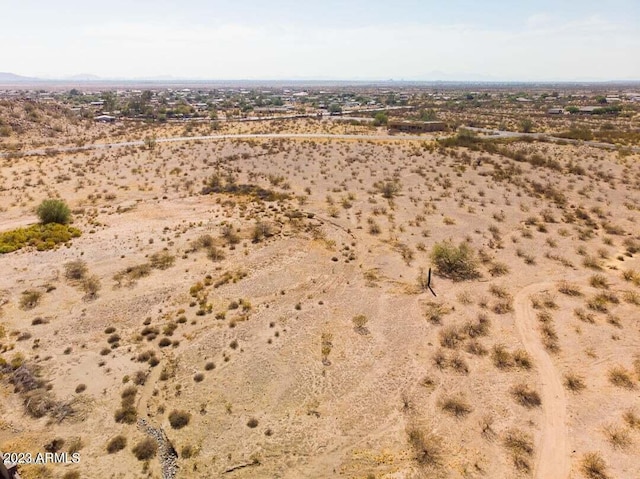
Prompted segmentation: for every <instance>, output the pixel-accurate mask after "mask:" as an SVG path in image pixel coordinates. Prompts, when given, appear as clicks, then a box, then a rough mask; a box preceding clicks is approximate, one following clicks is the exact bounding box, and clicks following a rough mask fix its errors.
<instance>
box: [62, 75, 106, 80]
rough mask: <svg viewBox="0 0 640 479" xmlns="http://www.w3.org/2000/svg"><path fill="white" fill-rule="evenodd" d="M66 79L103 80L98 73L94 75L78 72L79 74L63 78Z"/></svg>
mask: <svg viewBox="0 0 640 479" xmlns="http://www.w3.org/2000/svg"><path fill="white" fill-rule="evenodd" d="M63 79H64V80H74V81H98V80H102V78H100V77H99V76H98V75H92V74H91V73H78V74H77V75H69V76H67V77H64V78H63Z"/></svg>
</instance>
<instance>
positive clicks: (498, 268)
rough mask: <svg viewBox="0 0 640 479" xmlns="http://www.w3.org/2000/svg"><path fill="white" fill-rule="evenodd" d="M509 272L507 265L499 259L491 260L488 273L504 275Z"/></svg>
mask: <svg viewBox="0 0 640 479" xmlns="http://www.w3.org/2000/svg"><path fill="white" fill-rule="evenodd" d="M508 272H509V266H508V265H507V264H506V263H502V262H500V261H493V262H492V263H491V265H490V266H489V274H490V275H491V276H504V275H505V274H507V273H508Z"/></svg>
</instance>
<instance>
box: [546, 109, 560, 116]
mask: <svg viewBox="0 0 640 479" xmlns="http://www.w3.org/2000/svg"><path fill="white" fill-rule="evenodd" d="M563 113H564V108H549V109H548V110H547V115H562V114H563Z"/></svg>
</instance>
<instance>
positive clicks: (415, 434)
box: [407, 425, 443, 468]
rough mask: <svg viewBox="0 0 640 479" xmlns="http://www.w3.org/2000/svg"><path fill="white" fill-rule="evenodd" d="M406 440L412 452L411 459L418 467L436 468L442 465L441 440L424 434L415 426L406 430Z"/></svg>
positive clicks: (433, 435) (432, 435)
mask: <svg viewBox="0 0 640 479" xmlns="http://www.w3.org/2000/svg"><path fill="white" fill-rule="evenodd" d="M407 440H408V442H409V445H410V446H411V449H412V450H413V459H414V460H415V461H416V462H417V463H418V465H419V466H421V467H425V468H438V467H440V466H441V465H442V463H443V451H442V440H441V439H440V438H439V437H438V436H436V435H435V434H430V433H425V432H424V431H423V430H422V429H420V428H418V427H417V426H415V425H410V426H409V427H408V428H407Z"/></svg>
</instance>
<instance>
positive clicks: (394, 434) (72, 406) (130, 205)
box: [0, 100, 640, 479]
mask: <svg viewBox="0 0 640 479" xmlns="http://www.w3.org/2000/svg"><path fill="white" fill-rule="evenodd" d="M1 106H2V109H0V114H1V115H4V118H8V117H9V116H10V115H14V116H15V117H16V118H23V120H20V121H22V123H21V124H22V126H23V128H22V129H21V130H20V132H19V133H15V132H13V133H11V135H8V137H7V138H5V139H4V140H3V142H2V144H1V148H2V149H1V150H0V152H2V153H3V156H2V157H0V164H1V165H2V168H1V170H0V238H3V239H2V240H0V246H2V245H4V244H6V245H8V246H7V251H6V252H4V251H3V253H4V254H0V271H1V272H2V274H0V395H1V396H2V400H1V401H0V451H2V452H3V453H10V452H30V453H32V454H34V455H35V454H36V453H37V452H41V451H53V452H68V453H74V452H77V453H79V456H80V461H79V462H78V463H67V464H52V463H49V464H30V465H22V466H21V467H20V468H19V471H20V474H21V475H22V477H23V478H65V479H73V478H80V477H81V478H114V479H115V478H163V479H164V478H173V477H176V478H183V477H184V478H186V477H189V478H192V477H193V478H216V477H221V478H229V479H240V478H265V479H266V478H283V479H298V478H317V479H321V478H351V479H374V478H375V479H414V478H415V479H417V478H512V477H533V478H538V479H543V478H553V479H556V478H557V479H569V478H571V479H578V478H587V479H590V478H611V479H614V478H615V479H632V478H637V477H640V393H639V391H640V322H639V318H640V315H639V313H640V260H639V258H640V227H639V226H638V225H639V221H640V162H639V159H640V154H638V153H637V152H633V151H630V150H624V149H603V148H596V147H593V146H590V145H587V144H580V143H578V144H568V143H562V142H560V143H558V142H545V141H534V140H532V139H531V138H509V139H502V138H494V139H492V138H491V137H490V136H487V137H486V138H484V137H480V136H478V135H475V134H472V133H470V132H469V131H466V130H462V131H456V130H455V129H451V130H449V131H446V132H440V133H438V134H435V133H434V134H422V135H413V136H411V135H405V134H399V135H389V134H388V133H387V132H386V129H385V128H384V127H383V126H372V125H362V124H356V123H348V122H336V121H334V120H332V119H329V118H324V119H299V120H279V121H276V122H273V121H264V122H260V121H256V122H251V123H248V122H247V123H233V122H228V123H221V124H219V125H218V124H216V125H215V127H214V126H212V124H210V123H204V122H203V123H201V124H185V123H167V124H154V123H133V122H132V123H127V122H117V123H114V124H99V123H94V122H92V121H88V122H87V121H86V120H77V119H75V117H74V116H73V115H72V114H71V113H69V111H68V110H67V109H65V107H63V106H60V107H59V108H53V107H50V106H49V107H46V108H44V107H43V108H39V109H37V111H36V113H35V116H36V117H37V119H38V121H35V120H34V118H33V116H34V114H33V113H32V112H29V111H27V110H29V108H30V107H29V108H27V107H25V104H24V103H20V102H14V100H9V101H6V102H5V103H3V104H2V105H1ZM467 113H468V112H467ZM465 114H466V113H465ZM501 114H502V113H501V112H500V110H496V111H494V112H493V116H492V117H491V119H490V120H488V121H487V122H486V123H483V122H482V121H480V120H479V119H478V118H475V121H473V122H472V123H473V125H470V126H489V127H497V126H499V125H500V124H501V121H500V115H501ZM512 114H513V118H516V119H514V120H509V121H510V122H511V123H513V124H514V125H516V124H517V123H518V121H519V118H520V116H521V115H522V112H519V111H518V112H515V113H513V112H512ZM29 115H31V118H30V117H29ZM518 115H520V116H518ZM441 116H443V117H445V118H453V117H455V111H449V112H447V113H446V114H442V115H441ZM466 120H468V118H466V117H465V116H464V115H463V114H460V115H458V117H457V120H456V122H457V123H461V122H462V123H465V122H466V123H467V124H468V123H471V122H469V121H466ZM554 121H555V122H557V123H559V122H560V121H561V120H555V119H554V120H544V121H542V120H541V123H540V124H539V130H538V131H548V130H549V131H550V130H551V129H552V128H551V127H550V126H549V124H553V122H554ZM562 121H565V122H566V121H567V120H566V119H564V120H562ZM586 121H587V122H588V123H589V125H590V126H592V127H593V128H596V127H595V126H594V125H595V124H596V122H597V119H593V118H589V119H588V120H586ZM603 121H604V120H603ZM8 122H9V120H7V123H8ZM616 122H619V123H621V124H625V125H631V122H635V123H633V124H634V125H635V126H636V127H637V124H638V123H637V122H638V116H637V114H636V116H635V118H634V119H629V118H626V119H620V120H616ZM454 123H455V122H454ZM457 123H456V126H457ZM502 123H504V122H502ZM507 123H508V122H507ZM509 126H510V124H507V125H502V127H504V128H506V127H509ZM564 126H567V127H568V126H569V125H568V124H567V125H564ZM14 129H15V128H14ZM556 130H557V128H556ZM534 131H535V126H534ZM271 133H281V134H292V135H294V134H295V135H304V134H307V135H313V134H318V133H322V134H327V135H348V136H342V137H340V136H336V137H333V138H332V137H331V136H327V137H324V138H314V137H312V136H307V137H305V136H291V137H281V138H264V137H260V136H259V135H260V134H271ZM209 134H227V135H234V134H255V135H256V136H254V137H242V138H233V137H227V138H221V139H209V140H202V139H194V140H189V139H188V138H184V139H182V140H181V141H175V142H162V141H159V140H161V139H163V138H170V137H183V136H186V137H188V136H196V135H209ZM359 135H360V136H362V135H369V136H371V138H369V139H365V138H358V136H359ZM442 137H447V139H442ZM438 138H440V139H438ZM145 140H147V141H145ZM123 141H143V144H140V145H130V146H113V147H107V148H98V149H90V150H85V151H62V150H61V149H62V148H65V147H70V146H74V145H75V146H81V145H93V144H103V145H108V144H110V143H117V142H123ZM36 149H46V150H47V151H46V152H44V154H33V155H30V154H23V153H24V152H25V151H26V152H28V151H29V150H36ZM47 199H59V200H62V201H64V202H65V203H66V204H67V205H68V206H69V208H70V211H71V223H70V225H69V226H70V227H73V228H74V229H77V230H79V233H78V234H77V235H75V236H74V237H73V238H71V239H69V240H68V241H62V242H60V243H58V244H57V245H48V244H44V245H43V244H40V243H38V244H36V243H34V244H33V245H31V246H29V245H25V246H23V247H20V248H16V249H15V250H14V249H13V248H10V247H9V246H11V241H13V240H11V238H10V237H9V236H8V233H9V232H11V231H16V230H19V229H21V228H29V227H30V226H31V225H35V224H37V223H38V215H37V214H36V209H37V207H38V205H40V204H41V202H42V201H43V200H47ZM3 234H5V236H4V237H3V236H1V235H3ZM3 241H4V243H3ZM9 249H11V251H9ZM430 269H431V271H432V273H431V281H430V283H429V284H427V282H428V277H429V274H430V273H429V270H430ZM430 288H431V289H432V290H433V293H432V291H430ZM434 293H435V295H434Z"/></svg>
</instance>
